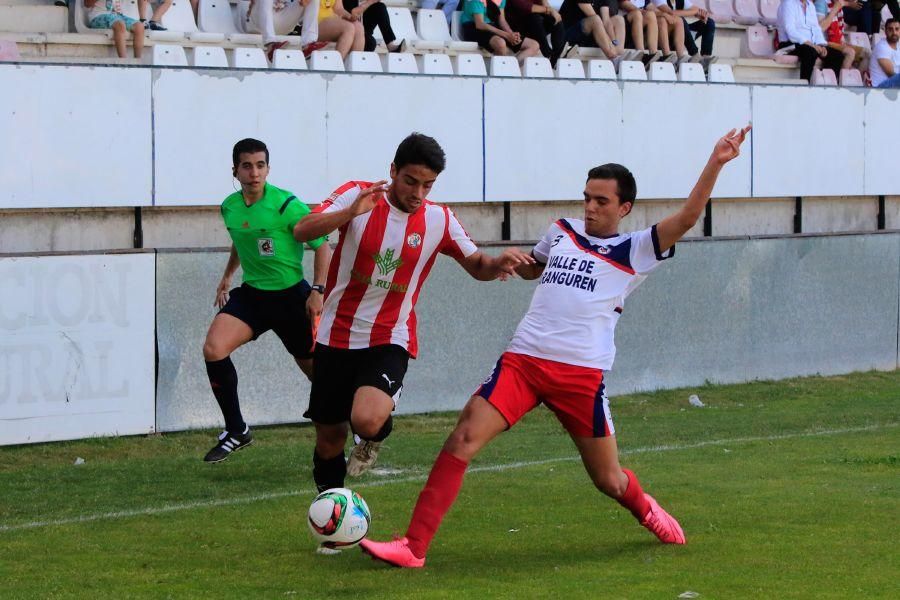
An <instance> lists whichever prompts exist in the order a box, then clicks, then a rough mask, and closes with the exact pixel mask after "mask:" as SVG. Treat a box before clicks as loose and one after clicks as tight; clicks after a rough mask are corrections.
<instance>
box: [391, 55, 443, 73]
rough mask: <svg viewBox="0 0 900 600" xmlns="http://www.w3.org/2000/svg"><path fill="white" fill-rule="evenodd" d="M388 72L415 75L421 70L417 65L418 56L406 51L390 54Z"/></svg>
mask: <svg viewBox="0 0 900 600" xmlns="http://www.w3.org/2000/svg"><path fill="white" fill-rule="evenodd" d="M438 56H440V55H438ZM387 72H388V73H406V74H409V75H415V74H416V73H418V72H419V67H418V66H416V57H415V56H414V55H412V54H408V53H405V52H401V53H394V52H392V53H391V54H388V55H387Z"/></svg>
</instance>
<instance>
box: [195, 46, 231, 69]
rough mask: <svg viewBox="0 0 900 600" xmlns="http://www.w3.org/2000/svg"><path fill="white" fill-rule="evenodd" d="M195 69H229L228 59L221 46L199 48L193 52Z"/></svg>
mask: <svg viewBox="0 0 900 600" xmlns="http://www.w3.org/2000/svg"><path fill="white" fill-rule="evenodd" d="M192 55H193V61H192V62H191V65H192V66H194V67H227V66H228V57H227V56H225V49H224V48H222V47H220V46H199V47H197V48H194V51H193V52H192Z"/></svg>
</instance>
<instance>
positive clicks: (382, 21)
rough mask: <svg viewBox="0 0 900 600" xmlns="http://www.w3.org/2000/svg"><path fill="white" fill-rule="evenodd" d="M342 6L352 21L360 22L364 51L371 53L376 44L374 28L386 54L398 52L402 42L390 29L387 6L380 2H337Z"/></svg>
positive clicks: (379, 0)
mask: <svg viewBox="0 0 900 600" xmlns="http://www.w3.org/2000/svg"><path fill="white" fill-rule="evenodd" d="M339 1H340V2H341V3H342V4H343V5H344V10H348V11H350V17H351V19H352V20H353V21H357V22H359V21H362V24H363V30H364V31H365V35H366V43H365V46H364V49H365V51H366V52H373V51H374V50H375V46H377V45H378V43H377V42H376V41H375V36H374V35H373V33H374V32H375V28H376V27H377V28H378V29H379V30H381V37H383V38H384V43H385V44H386V45H387V49H388V52H400V48H401V47H402V46H403V41H404V40H398V39H397V35H396V34H395V33H394V30H393V29H391V18H390V16H389V15H388V9H387V6H385V5H384V2H382V1H381V0H339Z"/></svg>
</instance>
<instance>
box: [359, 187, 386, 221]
mask: <svg viewBox="0 0 900 600" xmlns="http://www.w3.org/2000/svg"><path fill="white" fill-rule="evenodd" d="M386 184H387V180H386V179H382V180H381V181H376V182H375V183H373V184H372V185H371V186H370V187H367V188H366V189H364V190H363V191H361V192H360V193H359V195H358V196H357V197H356V200H354V201H353V205H352V206H351V208H352V209H353V214H354V215H356V216H359V215H364V214H366V213H367V212H369V211H370V210H372V209H373V208H375V204H376V203H377V202H378V201H379V200H381V198H382V196H384V193H385V192H386V191H387V185H386Z"/></svg>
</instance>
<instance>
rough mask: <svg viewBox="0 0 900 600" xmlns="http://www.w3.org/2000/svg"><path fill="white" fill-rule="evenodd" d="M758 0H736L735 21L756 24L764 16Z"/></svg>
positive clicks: (740, 23) (742, 23)
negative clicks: (760, 12)
mask: <svg viewBox="0 0 900 600" xmlns="http://www.w3.org/2000/svg"><path fill="white" fill-rule="evenodd" d="M756 3H757V0H734V22H735V23H738V24H739V25H756V24H757V23H759V21H760V19H761V18H762V17H761V15H760V14H759V9H758V8H757V5H756Z"/></svg>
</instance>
